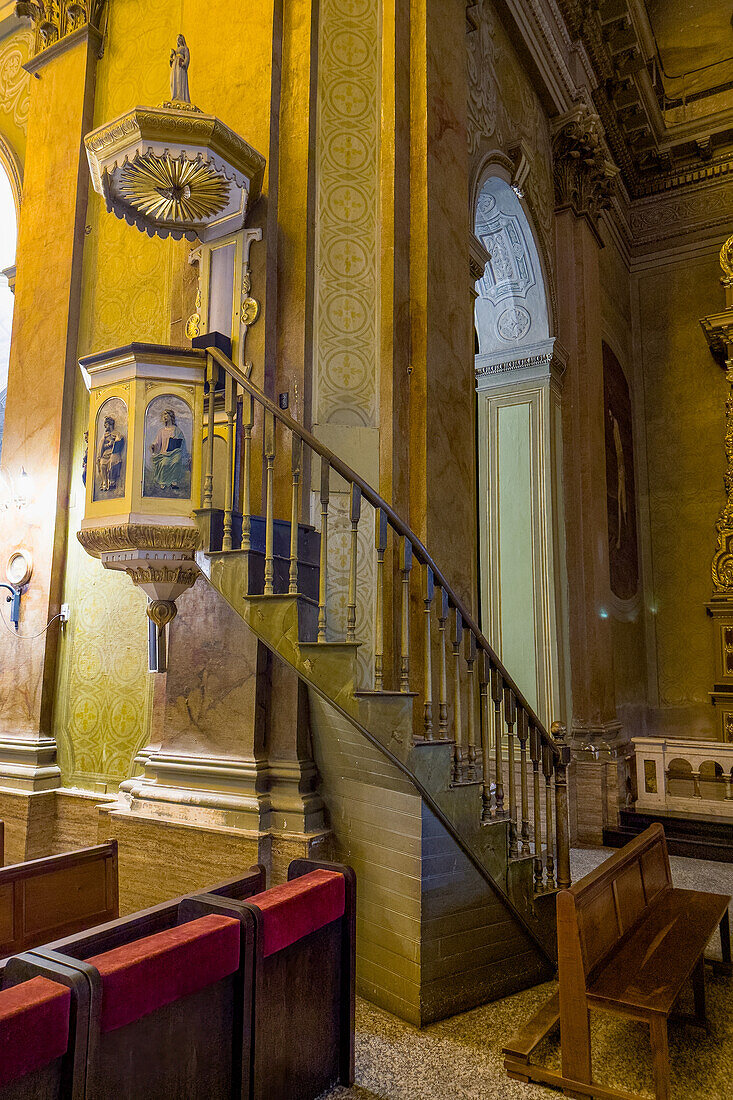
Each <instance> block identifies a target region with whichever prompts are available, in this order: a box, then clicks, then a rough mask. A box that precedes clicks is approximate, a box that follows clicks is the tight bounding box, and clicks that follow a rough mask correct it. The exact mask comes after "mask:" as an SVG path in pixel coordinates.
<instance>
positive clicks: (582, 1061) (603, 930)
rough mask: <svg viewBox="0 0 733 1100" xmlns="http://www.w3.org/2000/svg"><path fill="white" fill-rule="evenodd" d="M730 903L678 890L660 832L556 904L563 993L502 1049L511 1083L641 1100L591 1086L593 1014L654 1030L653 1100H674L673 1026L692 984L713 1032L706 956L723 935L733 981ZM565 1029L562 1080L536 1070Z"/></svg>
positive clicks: (699, 1017) (698, 1014)
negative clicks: (541, 1048)
mask: <svg viewBox="0 0 733 1100" xmlns="http://www.w3.org/2000/svg"><path fill="white" fill-rule="evenodd" d="M730 901H731V898H730V897H728V896H726V895H723V894H708V893H703V892H701V891H698V890H679V889H675V888H674V887H673V886H672V876H671V872H670V866H669V856H668V854H667V843H666V840H665V837H664V829H663V828H662V826H661V825H659V824H655V825H652V826H650V828H648V829H647V830H646V832H644V833H642V834H641V835H640V836H638V837H636V838H635V839H634V840H632V841H631V842H630V843H629V844H627V845H626V846H625V847H624V848H622V849H621V850H620V851H618V852H616V853H615V854H614V855H612V856H611V857H610V858H609V859H607V860H606V861H605V862H604V863H602V864H601V865H600V867H598V868H597V869H596V870H595V871H592V872H591V873H590V874H589V875H586V876H585V878H583V879H581V880H580V881H579V882H577V883H575V885H574V886H572V887H571V888H570V889H569V890H561V891H560V892H559V894H558V895H557V948H558V973H559V991H558V993H557V994H555V996H554V997H552V998H551V999H550V1001H548V1002H547V1004H545V1005H544V1006H543V1008H542V1009H541V1010H540V1012H539V1013H537V1015H536V1016H535V1017H534V1019H533V1020H531V1021H530V1023H529V1024H528V1025H527V1026H526V1027H525V1028H524V1029H523V1030H522V1031H521V1032H520V1033H519V1034H518V1035H516V1036H514V1038H512V1039H511V1040H510V1042H509V1043H508V1044H507V1046H506V1047H505V1048H504V1054H505V1061H504V1065H505V1067H506V1070H507V1072H508V1074H509V1076H510V1077H513V1078H516V1079H517V1080H520V1081H536V1082H538V1083H540V1084H547V1085H554V1086H556V1087H560V1088H562V1089H563V1090H564V1092H565V1093H566V1095H568V1096H576V1097H583V1096H594V1097H599V1098H601V1100H637V1096H636V1094H632V1093H629V1092H624V1091H620V1090H618V1089H613V1088H609V1087H607V1086H604V1085H601V1084H599V1083H598V1082H596V1081H594V1080H593V1073H592V1060H591V1042H590V1018H589V1009H591V1008H594V1009H600V1010H603V1011H607V1012H614V1013H616V1014H618V1015H621V1016H625V1017H627V1018H631V1019H634V1020H641V1021H643V1022H645V1023H648V1024H649V1029H650V1037H651V1046H652V1061H653V1069H654V1084H655V1095H656V1098H657V1100H669V1097H670V1083H669V1051H668V1046H667V1021H668V1019H669V1018H670V1016H671V1015H672V1014H673V1012H674V1009H675V1006H676V1004H677V1001H678V998H679V995H680V993H681V992H682V989H683V988H684V986H685V985H686V983H687V982H688V981H689V980H690V979H691V980H692V986H693V992H694V999H695V1016H694V1017H693V1020H694V1022H696V1023H703V1024H704V1022H705V973H704V958H703V953H704V951H705V947H706V946H707V944H708V942H709V940H710V938H711V937H712V935H713V934H714V933H715V931H716V929H718V928H719V929H720V938H721V945H722V953H723V962H722V964H721V963H718V964H715V963H714V965H715V966H716V967H717V968H718V969H719V970H720V971H722V972H723V973H725V974H727V975H730V974H731V948H730V929H729V921H728V905H729V904H730ZM558 1021H559V1023H560V1041H561V1052H562V1072H560V1073H558V1072H557V1071H555V1070H552V1069H549V1068H547V1067H545V1066H541V1065H538V1064H536V1063H533V1062H532V1061H531V1055H532V1052H533V1051H534V1049H535V1048H536V1047H537V1046H538V1045H539V1043H540V1042H541V1041H542V1039H544V1038H545V1036H546V1035H548V1034H549V1033H550V1031H551V1030H552V1029H553V1028H554V1027H555V1026H556V1024H557V1023H558Z"/></svg>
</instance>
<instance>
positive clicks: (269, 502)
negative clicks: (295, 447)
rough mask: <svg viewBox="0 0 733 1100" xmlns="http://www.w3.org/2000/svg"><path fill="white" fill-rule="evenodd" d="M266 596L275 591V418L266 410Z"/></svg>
mask: <svg viewBox="0 0 733 1100" xmlns="http://www.w3.org/2000/svg"><path fill="white" fill-rule="evenodd" d="M265 462H266V467H265V595H266V596H272V595H273V593H274V591H275V584H274V582H275V417H274V415H273V413H271V412H269V410H267V409H266V410H265Z"/></svg>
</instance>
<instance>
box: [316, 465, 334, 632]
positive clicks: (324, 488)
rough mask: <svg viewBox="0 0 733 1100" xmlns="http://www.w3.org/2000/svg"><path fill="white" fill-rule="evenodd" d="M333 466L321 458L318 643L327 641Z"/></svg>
mask: <svg viewBox="0 0 733 1100" xmlns="http://www.w3.org/2000/svg"><path fill="white" fill-rule="evenodd" d="M330 485H331V466H330V464H329V461H328V459H327V458H324V457H321V557H320V569H319V574H320V575H319V577H318V641H319V642H325V641H326V593H327V581H328V495H329V490H330Z"/></svg>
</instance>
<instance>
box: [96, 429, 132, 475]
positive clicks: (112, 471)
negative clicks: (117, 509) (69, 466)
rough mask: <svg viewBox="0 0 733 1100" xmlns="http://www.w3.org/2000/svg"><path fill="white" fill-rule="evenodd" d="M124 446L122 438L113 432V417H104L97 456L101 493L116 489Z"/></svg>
mask: <svg viewBox="0 0 733 1100" xmlns="http://www.w3.org/2000/svg"><path fill="white" fill-rule="evenodd" d="M124 444H125V438H124V436H122V435H120V433H119V432H117V431H115V419H114V417H113V416H105V418H104V435H103V436H102V439H101V441H100V444H99V454H98V455H97V473H98V475H99V482H100V485H99V488H100V490H101V492H103V493H109V492H113V491H114V490H115V489H116V488H117V481H118V479H119V476H120V469H121V467H122V448H123V446H124Z"/></svg>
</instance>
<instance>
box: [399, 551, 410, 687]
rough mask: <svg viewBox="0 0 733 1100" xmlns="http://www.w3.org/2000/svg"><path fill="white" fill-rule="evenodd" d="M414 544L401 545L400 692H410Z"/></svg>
mask: <svg viewBox="0 0 733 1100" xmlns="http://www.w3.org/2000/svg"><path fill="white" fill-rule="evenodd" d="M411 571H412V543H411V542H410V540H409V539H408V538H403V539H402V541H401V543H400V573H401V574H402V627H401V630H400V691H409V690H410V572H411Z"/></svg>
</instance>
